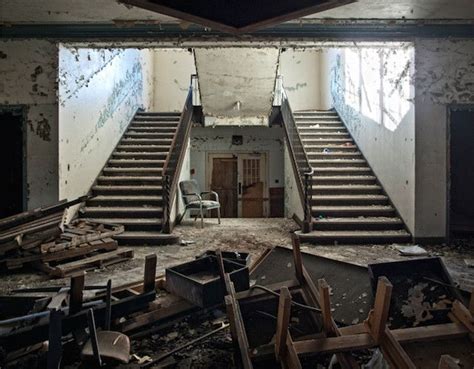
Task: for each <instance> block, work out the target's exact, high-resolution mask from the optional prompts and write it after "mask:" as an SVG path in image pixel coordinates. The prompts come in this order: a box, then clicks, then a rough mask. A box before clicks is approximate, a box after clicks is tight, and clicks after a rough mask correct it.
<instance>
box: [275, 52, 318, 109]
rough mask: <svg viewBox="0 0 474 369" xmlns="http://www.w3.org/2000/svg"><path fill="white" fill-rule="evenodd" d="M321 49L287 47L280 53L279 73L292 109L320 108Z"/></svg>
mask: <svg viewBox="0 0 474 369" xmlns="http://www.w3.org/2000/svg"><path fill="white" fill-rule="evenodd" d="M320 55H321V51H320V50H316V49H305V50H301V49H296V50H295V49H287V50H286V51H285V52H282V53H281V55H280V74H281V75H282V76H283V86H284V88H285V91H286V93H287V96H288V99H289V100H290V104H291V108H292V110H311V109H321V77H320Z"/></svg>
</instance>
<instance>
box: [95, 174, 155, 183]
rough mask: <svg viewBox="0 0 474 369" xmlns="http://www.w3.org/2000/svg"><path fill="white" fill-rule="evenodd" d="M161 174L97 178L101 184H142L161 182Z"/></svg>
mask: <svg viewBox="0 0 474 369" xmlns="http://www.w3.org/2000/svg"><path fill="white" fill-rule="evenodd" d="M161 181H162V177H161V176H148V177H145V176H132V177H128V176H100V177H99V178H97V183H98V184H99V185H107V184H110V185H120V184H123V185H140V184H144V185H145V184H161Z"/></svg>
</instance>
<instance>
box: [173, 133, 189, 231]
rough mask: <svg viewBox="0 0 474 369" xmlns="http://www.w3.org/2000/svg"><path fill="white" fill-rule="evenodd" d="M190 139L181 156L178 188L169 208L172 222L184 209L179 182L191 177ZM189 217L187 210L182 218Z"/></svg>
mask: <svg viewBox="0 0 474 369" xmlns="http://www.w3.org/2000/svg"><path fill="white" fill-rule="evenodd" d="M190 141H191V139H189V140H188V144H187V147H186V153H185V154H184V158H183V166H182V167H181V172H180V173H179V180H178V188H177V190H176V194H175V199H174V201H173V207H172V208H171V213H170V219H171V220H172V221H173V222H176V218H177V217H180V216H181V214H183V212H184V210H185V205H184V201H183V197H182V196H181V190H180V189H179V183H180V182H181V181H188V180H190V179H191V144H190ZM188 218H189V212H188V213H186V217H185V218H184V219H188Z"/></svg>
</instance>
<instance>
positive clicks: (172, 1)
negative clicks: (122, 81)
mask: <svg viewBox="0 0 474 369" xmlns="http://www.w3.org/2000/svg"><path fill="white" fill-rule="evenodd" d="M355 1H356V0H207V1H193V0H121V2H122V3H125V4H128V5H133V6H137V7H140V8H143V9H147V10H151V11H155V12H157V13H161V14H165V15H169V16H172V17H176V18H179V19H183V20H186V21H189V22H192V23H196V24H200V25H203V26H207V27H210V28H213V29H217V30H220V31H224V32H232V33H237V32H239V33H242V32H251V31H255V30H257V29H259V28H263V27H267V26H270V25H274V24H278V23H282V22H285V21H288V20H292V19H295V18H299V17H304V16H306V15H310V14H314V13H318V12H321V11H324V10H328V9H332V8H335V7H339V6H342V5H346V4H349V3H352V2H355Z"/></svg>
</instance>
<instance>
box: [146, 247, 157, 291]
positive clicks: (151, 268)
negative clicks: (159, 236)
mask: <svg viewBox="0 0 474 369" xmlns="http://www.w3.org/2000/svg"><path fill="white" fill-rule="evenodd" d="M156 263H157V257H156V254H151V255H147V256H145V272H144V276H143V290H144V291H145V292H149V291H153V290H154V289H155V279H156Z"/></svg>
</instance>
